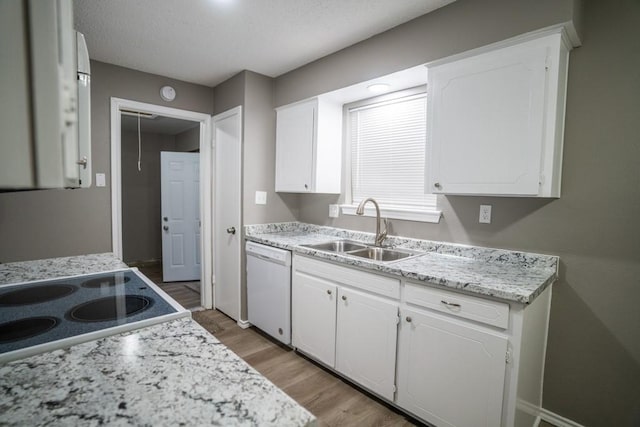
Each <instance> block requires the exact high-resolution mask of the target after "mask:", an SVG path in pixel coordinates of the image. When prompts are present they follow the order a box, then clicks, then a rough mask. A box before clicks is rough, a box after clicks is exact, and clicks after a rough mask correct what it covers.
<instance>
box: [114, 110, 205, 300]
mask: <svg viewBox="0 0 640 427" xmlns="http://www.w3.org/2000/svg"><path fill="white" fill-rule="evenodd" d="M210 120H211V118H210V116H208V115H206V114H202V113H195V112H191V111H186V110H178V109H173V108H168V107H162V106H157V105H153V104H145V103H140V102H136V101H129V100H124V99H119V98H112V99H111V182H112V238H113V252H114V254H115V255H116V256H117V257H118V258H120V259H122V260H123V261H124V262H125V263H127V264H130V265H135V266H138V267H139V268H140V270H141V271H142V272H143V273H145V274H147V275H148V276H149V277H150V278H151V279H152V280H153V281H154V282H156V283H158V282H160V283H161V284H162V285H163V286H164V287H166V288H167V289H166V290H167V291H168V293H170V294H174V296H176V297H178V298H179V299H183V300H184V298H183V296H185V295H186V296H189V294H191V298H186V300H184V301H183V302H184V304H187V305H194V302H193V301H194V299H195V301H198V302H199V304H197V305H198V306H202V307H204V308H211V306H212V299H213V295H212V284H211V276H212V274H211V273H212V269H213V260H212V242H211V241H210V240H209V239H199V238H197V241H196V240H194V242H195V243H194V244H193V245H192V246H194V247H193V248H192V249H193V253H196V254H197V257H198V259H199V260H198V263H197V264H196V265H195V268H196V269H197V270H199V274H197V273H196V276H197V277H196V276H194V277H189V278H188V279H194V278H198V279H200V280H197V281H196V280H187V279H185V278H181V277H179V276H175V275H174V277H166V272H165V277H164V280H162V278H163V277H162V264H163V261H162V259H163V255H162V254H163V253H165V254H166V253H167V249H166V248H164V249H162V246H163V240H165V241H166V240H167V239H163V237H165V236H164V235H163V233H165V234H167V230H165V228H169V227H168V224H166V223H163V222H162V219H163V218H164V217H168V216H169V215H168V214H166V213H164V212H163V211H162V197H161V185H160V183H161V175H162V174H161V155H160V152H161V151H165V152H181V153H189V152H191V153H198V154H191V155H188V156H196V158H197V157H198V156H199V160H197V164H196V165H195V169H196V170H195V172H194V174H195V177H196V180H197V187H196V189H195V190H194V191H193V193H194V194H192V195H191V196H190V197H191V198H192V199H193V198H194V197H195V202H196V205H195V206H196V207H195V208H194V209H196V210H197V212H196V215H195V218H196V224H195V227H197V228H198V230H197V231H196V232H195V233H196V234H197V236H200V235H203V236H204V235H211V232H210V230H212V228H211V227H212V212H211V211H212V209H211V191H212V178H211V166H210V165H211V164H212V162H211V159H212V152H211V145H210V143H208V141H210V140H211V129H210V126H211V122H210ZM191 228H193V226H192V227H191ZM169 240H171V239H169ZM164 258H165V259H166V257H164ZM169 280H184V281H183V282H175V283H163V282H168V281H169ZM195 291H199V293H200V295H199V296H197V298H194V297H193V296H194V292H195ZM180 295H182V296H180ZM189 308H191V307H189Z"/></svg>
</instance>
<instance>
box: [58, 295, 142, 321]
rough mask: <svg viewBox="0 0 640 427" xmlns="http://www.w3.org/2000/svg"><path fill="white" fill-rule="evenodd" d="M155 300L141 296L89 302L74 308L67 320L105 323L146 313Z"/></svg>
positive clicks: (68, 313) (126, 296)
mask: <svg viewBox="0 0 640 427" xmlns="http://www.w3.org/2000/svg"><path fill="white" fill-rule="evenodd" d="M152 304H153V300H152V299H150V298H147V297H144V296H141V295H119V296H113V297H106V298H100V299H96V300H93V301H88V302H85V303H83V304H80V305H77V306H75V307H73V308H72V309H71V310H69V311H68V312H67V315H66V318H67V319H69V320H75V321H76V322H103V321H107V320H116V319H118V318H123V317H129V316H133V315H134V314H137V313H140V312H142V311H145V310H146V309H148V308H150V307H151V305H152Z"/></svg>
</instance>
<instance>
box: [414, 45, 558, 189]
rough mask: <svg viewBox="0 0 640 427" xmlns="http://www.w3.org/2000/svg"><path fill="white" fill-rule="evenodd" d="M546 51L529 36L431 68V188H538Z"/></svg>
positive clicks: (542, 136)
mask: <svg viewBox="0 0 640 427" xmlns="http://www.w3.org/2000/svg"><path fill="white" fill-rule="evenodd" d="M546 58H547V45H546V44H545V43H542V42H539V41H534V42H528V43H523V44H521V45H516V46H511V47H507V48H503V49H499V50H496V51H492V52H488V53H484V54H480V55H477V56H473V57H470V58H464V59H460V60H458V61H455V62H451V63H447V64H443V65H440V66H435V67H433V68H430V69H429V87H430V93H429V98H428V99H429V101H428V103H429V106H428V110H427V111H428V122H429V123H428V126H427V132H428V141H429V146H430V159H431V161H430V168H429V174H430V179H429V182H428V183H427V188H429V190H430V191H432V192H434V193H444V194H484V195H523V196H535V195H537V194H538V192H539V186H540V180H541V176H540V173H541V158H542V146H543V139H544V127H545V123H544V109H545V94H546V87H545V82H546Z"/></svg>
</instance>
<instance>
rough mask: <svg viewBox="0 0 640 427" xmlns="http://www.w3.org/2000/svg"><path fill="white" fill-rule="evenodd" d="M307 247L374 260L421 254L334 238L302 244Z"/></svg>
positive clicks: (383, 260)
mask: <svg viewBox="0 0 640 427" xmlns="http://www.w3.org/2000/svg"><path fill="white" fill-rule="evenodd" d="M302 246H304V247H306V248H310V249H315V250H318V251H325V252H334V253H340V254H343V255H352V256H355V257H360V258H365V259H368V260H372V261H382V262H391V261H399V260H401V259H404V258H408V257H412V256H416V255H421V254H420V253H416V252H411V251H408V250H405V249H393V248H382V247H378V246H369V245H365V244H363V243H361V242H354V241H352V240H344V239H341V240H333V241H330V242H324V243H315V244H309V245H302Z"/></svg>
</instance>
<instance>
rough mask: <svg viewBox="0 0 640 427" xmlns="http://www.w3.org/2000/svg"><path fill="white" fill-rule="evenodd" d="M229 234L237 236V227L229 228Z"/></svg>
mask: <svg viewBox="0 0 640 427" xmlns="http://www.w3.org/2000/svg"><path fill="white" fill-rule="evenodd" d="M227 233H229V234H236V228H235V227H229V228H227Z"/></svg>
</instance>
